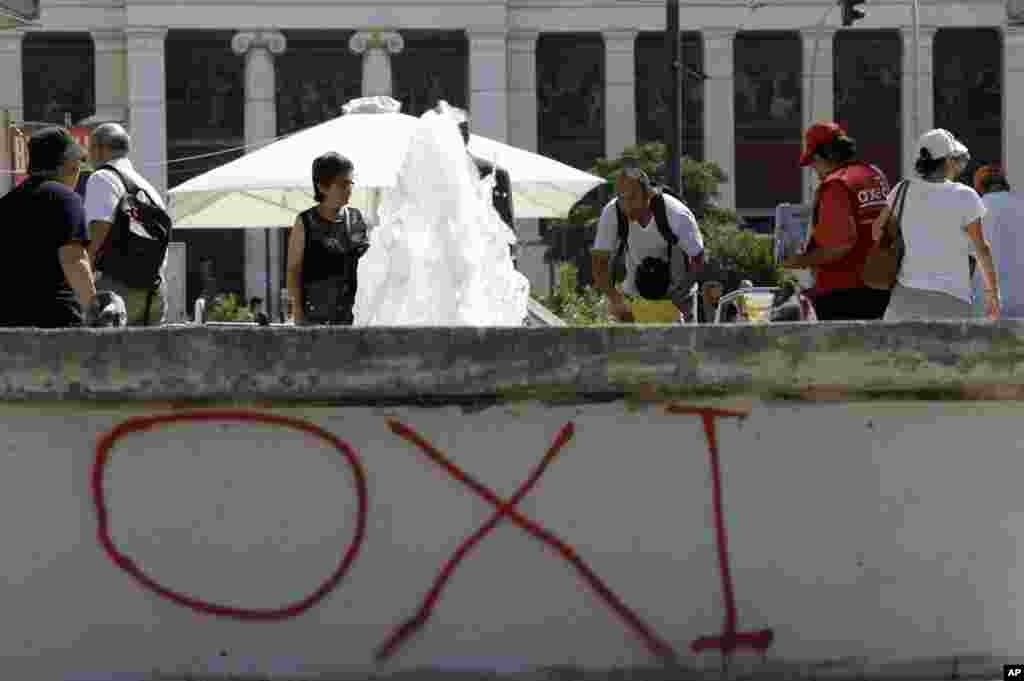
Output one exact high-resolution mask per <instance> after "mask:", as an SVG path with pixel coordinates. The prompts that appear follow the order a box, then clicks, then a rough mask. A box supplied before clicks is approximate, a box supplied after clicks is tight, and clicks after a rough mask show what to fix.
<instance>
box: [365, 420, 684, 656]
mask: <svg viewBox="0 0 1024 681" xmlns="http://www.w3.org/2000/svg"><path fill="white" fill-rule="evenodd" d="M388 426H389V427H390V428H391V430H392V431H393V432H394V433H395V434H396V435H398V436H399V437H402V438H404V439H405V440H408V441H409V442H411V443H413V444H414V445H416V446H417V447H418V448H419V449H420V450H421V451H422V452H423V453H424V454H426V455H427V457H429V458H430V460H431V461H433V462H435V463H437V464H438V465H439V466H441V467H442V468H444V470H445V471H447V472H448V474H449V475H451V476H452V478H454V479H455V480H458V481H459V482H461V483H463V484H464V485H466V486H467V487H468V488H469V489H470V490H472V491H473V492H474V493H475V494H476V495H477V496H479V497H481V498H482V499H484V500H485V501H487V502H488V503H489V504H491V505H492V506H494V508H495V512H494V515H492V516H491V518H490V520H488V521H487V522H486V523H484V524H483V525H482V526H481V527H480V529H479V530H477V531H476V532H475V533H473V534H472V535H471V536H470V537H469V539H467V540H466V541H465V542H463V544H462V546H460V547H459V548H458V549H457V550H456V551H455V553H454V555H453V556H452V557H451V559H449V560H448V562H447V563H446V564H445V566H444V568H443V569H442V570H441V572H440V574H439V575H438V576H437V578H436V579H435V580H434V584H433V586H432V587H431V589H430V591H428V592H427V595H426V597H425V598H424V599H423V603H422V604H421V605H420V607H419V609H418V610H417V611H416V614H415V615H413V616H412V617H411V618H410V619H409V620H407V621H406V622H405V623H404V624H402V625H401V626H399V627H398V628H397V629H396V630H395V631H394V633H393V634H392V635H391V636H390V637H388V639H387V641H385V642H384V644H383V645H381V646H380V648H378V649H377V654H376V657H377V659H378V660H385V659H387V658H389V657H391V656H392V655H394V654H395V652H396V651H397V650H398V648H399V647H400V646H401V645H402V643H403V642H404V641H406V640H407V639H408V638H409V637H410V636H412V634H414V633H415V632H416V631H417V630H419V629H420V628H421V627H423V626H424V625H425V624H426V622H427V620H428V619H429V618H430V614H431V612H433V610H434V607H435V606H436V605H437V601H438V599H439V598H440V597H441V592H442V591H443V590H444V587H445V585H446V584H447V583H448V581H449V580H450V579H451V577H452V574H453V573H454V572H455V568H457V567H458V565H459V563H460V562H462V560H463V559H464V558H466V556H467V555H469V552H470V551H472V550H473V548H474V547H476V546H477V545H479V544H480V542H481V541H482V540H483V538H484V537H486V536H487V535H488V534H489V533H490V532H491V531H493V530H494V529H495V528H496V527H497V526H498V524H499V523H501V521H502V520H504V519H506V518H507V519H508V520H510V521H511V522H513V523H514V524H516V525H518V526H519V527H521V528H522V529H523V530H525V531H526V532H528V533H529V534H530V535H532V536H533V537H535V538H537V539H539V540H540V541H542V542H544V543H545V544H547V545H548V546H549V547H551V548H552V549H554V550H555V551H557V552H558V553H559V554H560V555H561V556H562V558H563V560H565V561H566V562H568V563H569V564H570V565H571V566H572V567H573V568H575V569H576V572H577V573H579V575H580V577H582V578H583V580H584V581H585V582H586V583H587V585H588V586H590V588H591V589H593V590H594V591H595V592H596V593H597V595H598V596H600V598H601V599H602V600H603V601H604V602H605V603H606V604H607V605H608V607H609V608H611V609H612V611H614V612H615V614H617V615H618V616H619V617H620V618H621V619H622V620H623V621H624V622H625V623H626V626H628V627H629V628H630V629H632V630H633V632H634V633H635V634H636V635H637V636H638V637H639V638H640V639H641V640H643V642H644V643H645V644H646V645H647V647H648V649H649V650H650V651H651V653H653V654H654V655H655V656H657V657H659V658H661V659H663V660H665V661H669V662H670V661H673V660H675V658H676V654H675V651H674V650H673V649H672V646H670V645H669V644H668V643H666V642H665V640H664V639H662V638H661V637H659V636H658V635H657V634H656V633H654V630H653V629H652V628H651V627H650V625H648V624H647V623H646V622H644V621H643V620H642V619H641V618H640V616H639V615H637V614H636V613H635V612H633V610H631V609H630V608H629V607H628V606H627V605H626V604H625V603H623V601H622V599H620V598H619V597H618V596H616V595H615V593H614V592H613V591H612V590H611V589H610V588H609V587H608V585H607V584H605V583H604V582H603V581H602V580H601V578H600V577H598V576H597V575H596V574H595V573H594V571H593V570H591V569H590V567H589V566H588V565H587V564H586V563H585V562H584V561H583V559H582V558H580V557H579V555H577V553H576V551H575V549H573V548H572V547H571V546H569V545H568V544H566V543H565V542H564V541H562V540H561V539H559V538H558V537H557V536H555V535H554V534H553V533H552V532H551V531H549V530H548V529H546V528H544V527H543V526H541V525H539V524H538V523H536V522H534V521H533V520H531V519H530V518H528V517H526V516H525V515H523V514H522V513H520V512H519V511H517V510H516V508H515V507H516V505H517V504H519V502H520V501H522V500H523V498H524V497H525V496H526V495H527V494H529V493H530V490H532V489H533V487H534V486H536V484H537V482H538V481H539V480H540V477H541V476H542V475H543V474H544V471H545V470H546V469H547V467H548V466H549V465H551V463H552V462H553V461H554V459H555V457H556V456H558V453H559V451H560V450H561V449H562V448H563V447H564V446H565V445H566V444H567V443H568V442H569V440H570V439H571V438H572V436H573V434H574V432H575V426H574V425H573V424H572V422H569V423H567V424H566V425H565V426H564V427H563V428H562V430H561V432H559V434H558V437H557V438H555V442H554V444H553V445H552V446H551V448H550V449H549V450H548V452H547V454H545V455H544V458H543V460H542V461H541V463H540V464H539V465H538V466H537V467H536V468H535V469H534V471H533V473H531V475H530V477H529V478H527V480H526V482H524V483H523V484H522V485H521V486H520V487H519V489H518V490H517V491H516V493H515V494H513V495H512V497H511V498H509V499H508V500H507V501H506V500H504V499H502V498H501V497H499V496H498V495H497V494H495V493H494V491H493V490H491V489H490V488H488V487H487V486H485V485H484V484H483V483H480V482H478V481H477V480H476V479H475V478H473V477H472V476H470V475H469V474H468V473H466V472H465V471H463V470H462V469H461V468H459V467H458V466H457V465H455V464H454V463H453V462H452V461H451V460H450V459H448V457H446V456H445V455H444V454H443V453H442V452H440V451H439V450H438V449H436V448H435V447H434V446H433V445H431V444H430V443H429V442H427V441H426V440H425V439H424V438H423V437H422V436H420V435H419V434H418V433H417V432H416V431H414V430H413V429H412V428H410V427H409V426H406V425H405V424H403V423H401V422H399V421H397V420H393V419H392V420H389V421H388Z"/></svg>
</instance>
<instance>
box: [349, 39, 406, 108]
mask: <svg viewBox="0 0 1024 681" xmlns="http://www.w3.org/2000/svg"><path fill="white" fill-rule="evenodd" d="M348 48H349V49H350V50H352V51H353V52H355V53H356V54H361V55H363V87H362V94H363V97H390V96H392V92H393V89H392V85H393V84H392V78H391V55H393V54H398V53H399V52H401V51H402V50H403V49H404V48H405V41H404V40H402V36H401V35H400V34H398V33H397V32H395V31H386V30H381V29H374V30H368V31H359V32H358V33H356V34H354V35H353V36H352V37H351V38H349V40H348Z"/></svg>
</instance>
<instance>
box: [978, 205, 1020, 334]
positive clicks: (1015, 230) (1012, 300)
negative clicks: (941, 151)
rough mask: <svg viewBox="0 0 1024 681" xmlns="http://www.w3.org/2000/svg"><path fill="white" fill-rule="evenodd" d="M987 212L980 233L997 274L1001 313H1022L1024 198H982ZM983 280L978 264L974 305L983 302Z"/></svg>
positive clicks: (982, 220)
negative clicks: (989, 249) (987, 247)
mask: <svg viewBox="0 0 1024 681" xmlns="http://www.w3.org/2000/svg"><path fill="white" fill-rule="evenodd" d="M981 200H982V203H984V204H985V208H986V209H987V211H986V213H985V217H983V218H982V219H981V226H982V232H983V233H984V235H985V238H986V239H988V241H989V243H990V244H992V260H993V261H994V262H995V266H996V272H997V273H998V274H999V294H1000V299H1001V301H1002V304H1003V307H1004V308H1005V309H1004V313H1006V314H1008V315H1020V314H1024V278H1022V277H1021V267H1022V265H1024V199H1022V198H1021V197H1019V196H1017V195H1016V194H1014V193H1011V192H993V193H989V194H985V196H983V197H982V199H981ZM984 292H985V288H984V279H983V275H982V273H981V267H980V265H979V267H978V269H977V271H976V272H975V273H974V297H975V301H976V305H978V304H980V303H983V302H984V300H985V295H984Z"/></svg>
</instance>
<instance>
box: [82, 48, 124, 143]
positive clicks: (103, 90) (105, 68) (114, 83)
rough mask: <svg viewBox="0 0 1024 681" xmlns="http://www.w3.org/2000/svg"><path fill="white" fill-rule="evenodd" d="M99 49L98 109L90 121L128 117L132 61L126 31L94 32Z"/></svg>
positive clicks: (99, 121) (116, 119)
mask: <svg viewBox="0 0 1024 681" xmlns="http://www.w3.org/2000/svg"><path fill="white" fill-rule="evenodd" d="M92 41H93V45H95V51H96V85H95V87H96V92H95V95H96V112H95V113H94V114H93V115H92V116H90V117H89V118H88V119H87V121H86V123H88V124H99V123H104V122H109V121H115V122H118V123H123V122H125V121H127V120H128V70H127V69H128V63H127V45H126V42H125V34H124V31H122V30H120V29H107V28H102V29H96V30H94V31H92Z"/></svg>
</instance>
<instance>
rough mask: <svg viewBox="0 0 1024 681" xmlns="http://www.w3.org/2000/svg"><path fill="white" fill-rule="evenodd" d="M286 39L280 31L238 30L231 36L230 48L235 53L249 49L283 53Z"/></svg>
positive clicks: (241, 53)
mask: <svg viewBox="0 0 1024 681" xmlns="http://www.w3.org/2000/svg"><path fill="white" fill-rule="evenodd" d="M287 48H288V40H287V39H286V38H285V37H284V34H283V33H281V32H280V31H239V32H238V33H236V34H235V35H234V37H233V38H231V50H232V51H233V52H234V53H235V54H237V55H245V54H248V53H249V51H250V50H266V51H268V52H270V53H271V54H273V55H280V54H284V51H285V50H286V49H287Z"/></svg>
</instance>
